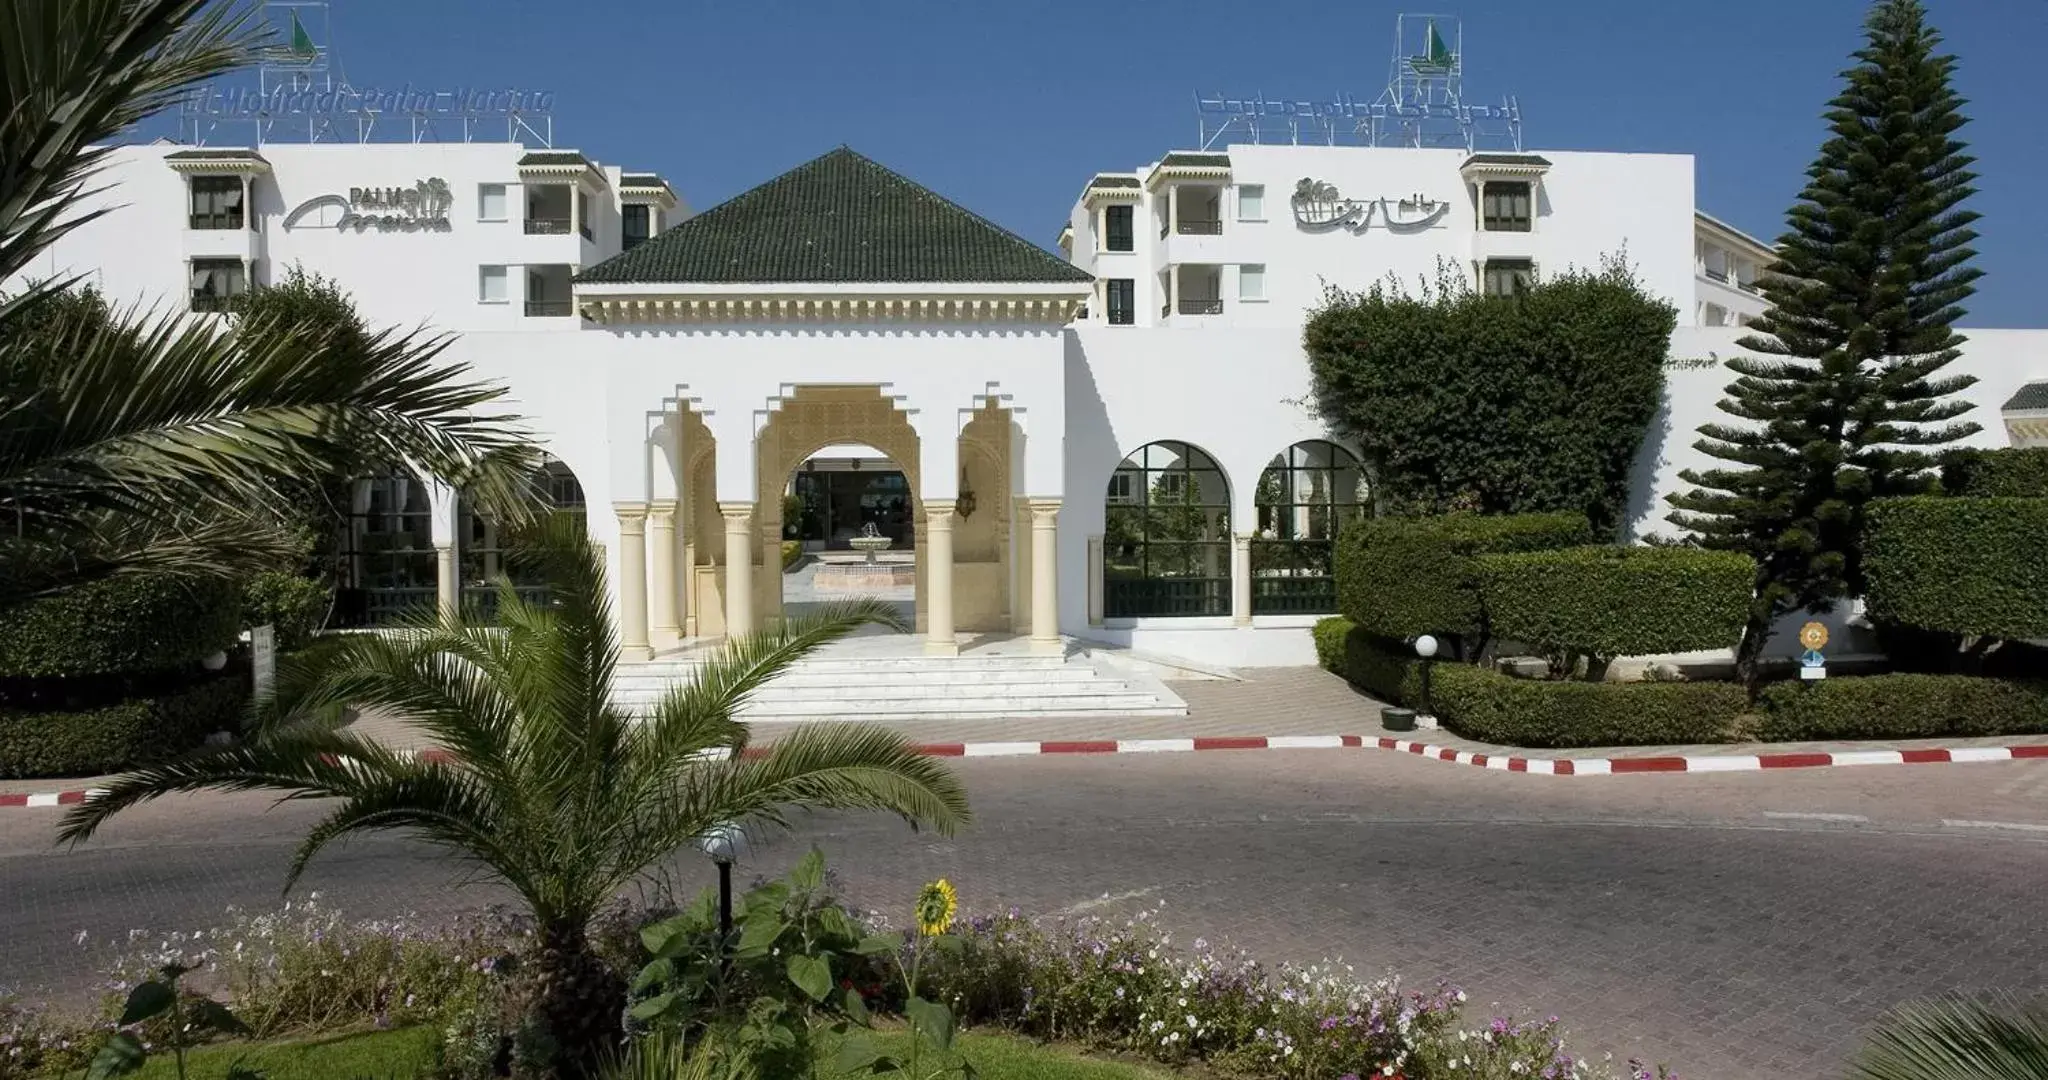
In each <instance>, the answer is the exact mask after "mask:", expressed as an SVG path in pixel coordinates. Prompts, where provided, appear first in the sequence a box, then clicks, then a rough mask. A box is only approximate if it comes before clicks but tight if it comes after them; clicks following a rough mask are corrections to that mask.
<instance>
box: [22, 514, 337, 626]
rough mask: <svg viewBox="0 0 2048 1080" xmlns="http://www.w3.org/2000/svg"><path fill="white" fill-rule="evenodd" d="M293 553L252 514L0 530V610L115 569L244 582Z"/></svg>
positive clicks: (285, 535)
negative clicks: (18, 531)
mask: <svg viewBox="0 0 2048 1080" xmlns="http://www.w3.org/2000/svg"><path fill="white" fill-rule="evenodd" d="M299 554H300V552H299V550H298V547H297V546H296V540H295V539H294V537H293V536H292V535H291V534H290V533H289V532H287V531H285V530H284V529H282V528H280V527H279V525H278V522H277V520H276V519H275V518H272V517H271V516H270V515H268V514H264V513H260V512H247V511H237V510H231V509H227V508H209V509H208V511H207V512H205V513H192V512H187V513H180V514H173V515H165V516H155V515H152V516H147V517H142V516H132V515H123V514H94V515H87V516H85V517H84V520H83V521H82V523H81V524H80V526H79V527H78V528H77V529H76V530H75V531H73V530H55V531H43V532H39V533H35V534H28V535H8V534H4V533H0V571H4V572H0V610H5V609H7V608H9V607H12V606H14V605H16V604H19V603H23V602H25V601H28V600H32V599H34V598H36V597H38V596H44V595H48V594H51V593H55V592H60V591H62V590H64V589H69V588H73V587H76V586H78V585H82V584H84V583H86V582H90V581H97V580H99V579H101V578H106V577H113V576H116V575H121V574H168V575H175V576H178V577H199V578H229V579H239V580H246V579H247V578H248V577H249V576H250V575H252V574H257V573H261V572H263V571H265V570H274V569H278V568H281V567H285V566H288V565H290V564H291V563H292V562H293V561H294V560H296V559H297V558H298V556H299Z"/></svg>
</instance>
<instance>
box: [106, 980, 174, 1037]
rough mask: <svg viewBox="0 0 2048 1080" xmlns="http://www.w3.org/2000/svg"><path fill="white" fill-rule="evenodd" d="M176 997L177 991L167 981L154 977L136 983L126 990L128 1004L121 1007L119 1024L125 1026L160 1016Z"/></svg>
mask: <svg viewBox="0 0 2048 1080" xmlns="http://www.w3.org/2000/svg"><path fill="white" fill-rule="evenodd" d="M177 997H178V992H177V991H176V990H173V989H171V987H170V984H168V983H161V982H158V981H156V980H155V979H151V980H149V981H147V982H142V983H137V984H136V986H135V989H133V990H130V991H128V1004H127V1005H126V1006H125V1007H123V1008H122V1009H121V1020H120V1024H121V1026H122V1027H127V1026H128V1025H130V1024H139V1023H141V1022H143V1021H144V1020H148V1019H150V1018H152V1017H155V1016H160V1015H162V1014H163V1013H164V1012H165V1011H166V1010H168V1009H169V1008H170V1007H171V1003H172V1002H174V1001H176V1000H177Z"/></svg>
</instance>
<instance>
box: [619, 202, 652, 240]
mask: <svg viewBox="0 0 2048 1080" xmlns="http://www.w3.org/2000/svg"><path fill="white" fill-rule="evenodd" d="M649 209H650V207H649V206H648V205H647V204H646V203H627V204H626V205H625V206H622V207H620V208H619V250H621V251H631V250H633V249H634V248H636V247H639V246H640V245H641V244H643V243H645V242H646V241H647V238H648V236H650V235H652V230H653V221H652V220H651V218H650V216H649V214H648V211H649Z"/></svg>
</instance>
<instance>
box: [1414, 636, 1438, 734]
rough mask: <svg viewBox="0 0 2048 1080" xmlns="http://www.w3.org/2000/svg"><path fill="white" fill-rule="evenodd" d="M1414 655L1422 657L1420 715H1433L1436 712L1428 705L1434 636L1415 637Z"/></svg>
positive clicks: (1434, 645) (1434, 654)
mask: <svg viewBox="0 0 2048 1080" xmlns="http://www.w3.org/2000/svg"><path fill="white" fill-rule="evenodd" d="M1415 655H1417V656H1419V657H1421V658H1422V715H1424V716H1429V717H1434V716H1435V715H1436V713H1435V712H1434V711H1433V710H1431V709H1430V707H1429V669H1430V668H1431V667H1434V666H1435V665H1434V664H1433V663H1432V660H1433V659H1434V658H1435V656H1436V638H1435V637H1432V636H1431V635H1429V634H1424V635H1422V636H1421V637H1419V638H1416V639H1415Z"/></svg>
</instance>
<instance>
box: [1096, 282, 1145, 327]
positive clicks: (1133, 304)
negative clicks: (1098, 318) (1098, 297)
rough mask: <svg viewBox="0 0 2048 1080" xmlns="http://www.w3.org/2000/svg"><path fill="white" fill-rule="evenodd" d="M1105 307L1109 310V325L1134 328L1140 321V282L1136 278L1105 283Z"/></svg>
mask: <svg viewBox="0 0 2048 1080" xmlns="http://www.w3.org/2000/svg"><path fill="white" fill-rule="evenodd" d="M1102 292H1103V301H1104V306H1105V307H1107V308H1108V309H1109V325H1111V326H1132V325H1135V324H1136V323H1137V321H1138V281H1137V279H1136V278H1110V279H1109V280H1108V281H1106V282H1104V283H1103V290H1102Z"/></svg>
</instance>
